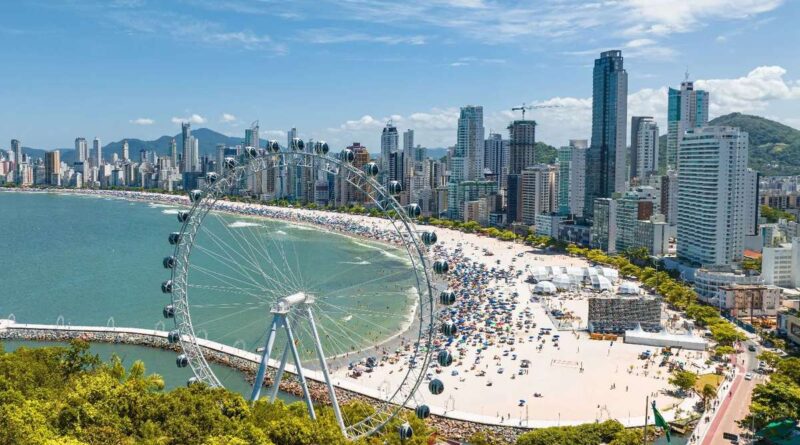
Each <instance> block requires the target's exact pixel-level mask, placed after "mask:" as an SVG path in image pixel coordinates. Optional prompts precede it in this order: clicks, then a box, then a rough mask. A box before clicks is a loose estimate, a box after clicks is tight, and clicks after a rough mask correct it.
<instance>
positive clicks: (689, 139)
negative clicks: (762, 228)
mask: <svg viewBox="0 0 800 445" xmlns="http://www.w3.org/2000/svg"><path fill="white" fill-rule="evenodd" d="M747 157H748V135H747V133H746V132H743V131H741V130H739V129H738V128H732V127H716V126H712V127H702V128H695V129H690V130H688V131H687V132H686V133H685V134H684V135H683V138H682V139H681V143H680V147H679V148H678V258H679V259H680V260H682V261H685V262H687V263H691V264H694V265H699V266H731V265H732V264H733V263H737V262H739V261H740V260H741V259H742V253H743V250H744V237H745V231H746V221H745V217H746V214H747V206H748V205H750V204H748V203H747V197H746V194H747V176H748V174H747Z"/></svg>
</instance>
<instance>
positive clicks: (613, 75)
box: [583, 50, 628, 218]
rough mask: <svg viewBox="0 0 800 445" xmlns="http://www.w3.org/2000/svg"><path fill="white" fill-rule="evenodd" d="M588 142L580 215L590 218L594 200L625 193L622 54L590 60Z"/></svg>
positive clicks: (625, 95) (625, 91)
mask: <svg viewBox="0 0 800 445" xmlns="http://www.w3.org/2000/svg"><path fill="white" fill-rule="evenodd" d="M593 76H594V79H593V87H592V143H591V146H590V147H589V150H588V151H587V153H586V198H585V200H584V201H585V207H584V210H583V211H584V214H585V215H586V216H587V217H589V218H591V217H592V216H593V210H592V206H593V205H594V201H595V199H597V198H608V197H611V195H612V194H613V193H614V192H623V191H625V179H626V175H625V172H626V165H625V157H626V156H625V150H626V141H625V139H626V137H627V123H628V73H627V72H626V71H625V69H624V67H623V58H622V51H619V50H613V51H606V52H603V53H601V54H600V58H599V59H595V61H594V71H593Z"/></svg>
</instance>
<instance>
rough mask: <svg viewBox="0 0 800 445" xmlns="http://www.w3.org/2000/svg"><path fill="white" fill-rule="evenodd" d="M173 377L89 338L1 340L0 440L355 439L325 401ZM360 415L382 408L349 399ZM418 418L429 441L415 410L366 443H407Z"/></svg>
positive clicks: (93, 443)
mask: <svg viewBox="0 0 800 445" xmlns="http://www.w3.org/2000/svg"><path fill="white" fill-rule="evenodd" d="M163 388H164V382H163V379H162V378H161V377H160V376H158V375H154V374H147V373H146V369H145V366H144V364H143V363H142V362H140V361H137V362H135V363H133V364H132V365H131V366H130V368H129V369H125V367H124V366H123V365H122V361H121V360H120V359H119V358H118V357H116V356H114V357H112V358H111V360H110V361H109V362H107V363H101V362H100V361H99V360H98V359H97V357H96V356H94V355H92V354H90V353H89V350H88V345H87V344H86V343H85V342H73V343H72V345H70V347H69V348H62V347H53V348H34V349H29V348H20V349H18V350H17V351H15V352H13V353H4V352H2V348H0V444H6V443H8V444H19V445H55V444H67V445H106V444H119V445H221V444H226V445H228V444H234V445H243V444H248V445H272V444H281V445H307V444H330V445H345V444H347V443H349V442H348V441H347V440H346V439H345V438H344V436H342V434H341V432H340V431H339V427H338V425H337V423H336V420H335V417H334V415H333V411H332V410H331V409H330V408H328V407H322V406H320V407H317V409H316V411H317V416H318V419H317V420H316V421H312V420H311V419H310V418H309V416H308V414H307V412H306V408H305V405H304V404H303V403H302V402H296V403H293V404H289V405H286V404H284V403H283V402H280V401H278V402H276V403H274V404H270V403H267V402H265V401H259V402H257V403H256V404H255V405H254V406H252V407H251V405H250V404H249V403H247V402H246V401H245V400H244V399H243V398H242V396H241V395H239V394H236V393H233V392H230V391H227V390H225V389H222V388H209V387H206V386H204V385H192V386H191V387H188V388H178V389H175V390H172V391H170V392H163ZM342 409H343V412H344V413H345V416H347V417H346V418H347V419H348V420H349V421H350V422H357V421H359V420H361V419H363V418H364V417H365V416H366V415H369V414H370V413H372V412H373V410H372V408H371V407H370V406H369V405H367V404H365V403H360V402H353V403H350V404H347V405H344V406H343V407H342ZM406 421H408V422H409V423H411V425H412V427H413V429H414V433H415V434H414V438H413V439H412V440H409V441H406V442H405V443H404V444H403V445H423V444H425V443H426V440H427V437H428V436H429V435H430V433H431V431H430V430H429V428H428V427H427V426H426V425H425V423H424V421H422V420H419V419H417V418H416V417H415V416H414V415H413V413H410V412H409V413H404V414H402V415H400V416H398V417H397V418H396V419H394V420H393V421H392V422H390V423H389V424H388V425H387V427H386V429H385V431H386V432H385V433H384V434H382V435H379V436H378V437H376V438H371V439H369V440H367V441H363V442H362V443H365V444H371V443H376V444H384V443H385V444H393V445H400V444H399V436H398V435H397V429H398V427H399V426H400V424H401V423H402V422H406Z"/></svg>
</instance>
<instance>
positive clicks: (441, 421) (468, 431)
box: [0, 324, 525, 443]
mask: <svg viewBox="0 0 800 445" xmlns="http://www.w3.org/2000/svg"><path fill="white" fill-rule="evenodd" d="M11 326H13V325H12V324H7V325H5V326H4V327H5V329H2V328H0V340H28V341H30V340H34V341H49V342H68V341H70V340H73V339H82V340H85V341H88V342H99V343H119V344H127V345H137V346H147V347H151V348H159V349H165V350H171V351H176V352H177V351H179V350H180V348H179V347H178V346H177V345H173V344H170V343H169V342H168V341H167V339H166V333H163V332H159V331H153V334H142V333H128V332H101V331H83V330H78V329H72V328H68V329H67V328H65V329H24V328H15V327H11ZM203 355H204V356H205V358H206V359H207V360H209V361H212V362H214V363H218V364H220V365H223V366H227V367H230V368H233V369H236V370H237V371H239V372H242V373H243V374H245V375H246V378H247V379H248V380H249V381H251V382H252V381H253V380H254V378H255V373H256V370H257V368H258V364H257V363H256V362H254V361H252V360H248V359H243V358H241V357H238V356H236V355H233V354H230V353H225V352H220V351H217V350H214V349H210V348H206V347H203ZM264 385H265V386H267V387H269V386H271V385H272V375H268V376H267V378H265V379H264ZM308 386H309V392H310V393H311V398H312V400H314V402H315V403H319V404H322V405H330V396H329V394H328V389H327V387H326V386H325V384H324V383H322V382H318V381H316V380H311V379H308ZM280 390H281V391H282V392H284V393H287V394H291V395H294V396H296V397H303V390H302V388H301V386H300V384H299V382H298V381H297V380H296V379H295V378H294V375H292V374H290V373H288V372H287V373H286V374H284V378H283V379H282V380H281V385H280ZM335 391H336V397H337V399H338V400H339V402H340V403H347V402H349V401H352V400H359V401H362V402H365V403H367V404H371V405H372V404H376V403H377V402H378V400H376V399H374V398H372V397H368V396H365V395H363V394H359V393H356V392H353V391H349V390H346V389H342V388H338V387H337V388H335ZM428 423H429V424H430V425H431V426H432V427H433V428H435V429H436V430H437V431H438V432H439V434H440V435H441V436H443V437H448V438H452V439H457V440H466V439H467V438H469V437H470V436H471V435H472V434H474V433H476V432H479V431H483V432H486V433H488V434H491V435H493V436H494V437H498V438H502V439H503V440H505V441H506V442H509V443H511V442H514V440H515V439H516V437H517V436H518V435H519V434H521V433H523V432H524V431H525V430H524V429H521V428H513V427H507V426H496V425H486V424H480V423H474V422H466V421H462V420H456V419H450V418H447V417H442V416H436V415H433V416H431V417H430V418H429V419H428Z"/></svg>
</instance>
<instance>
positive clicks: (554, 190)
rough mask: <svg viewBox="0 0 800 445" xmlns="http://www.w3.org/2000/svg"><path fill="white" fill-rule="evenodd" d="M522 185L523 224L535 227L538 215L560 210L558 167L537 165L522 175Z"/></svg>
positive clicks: (524, 171) (528, 168) (525, 170)
mask: <svg viewBox="0 0 800 445" xmlns="http://www.w3.org/2000/svg"><path fill="white" fill-rule="evenodd" d="M520 178H521V183H522V194H521V201H522V222H523V223H524V224H526V225H529V226H530V225H533V224H535V222H536V215H541V214H543V213H552V212H555V211H557V210H558V185H559V184H558V167H557V166H556V165H549V164H536V165H534V166H532V167H527V168H526V169H524V170H523V171H522V174H521V175H520Z"/></svg>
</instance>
